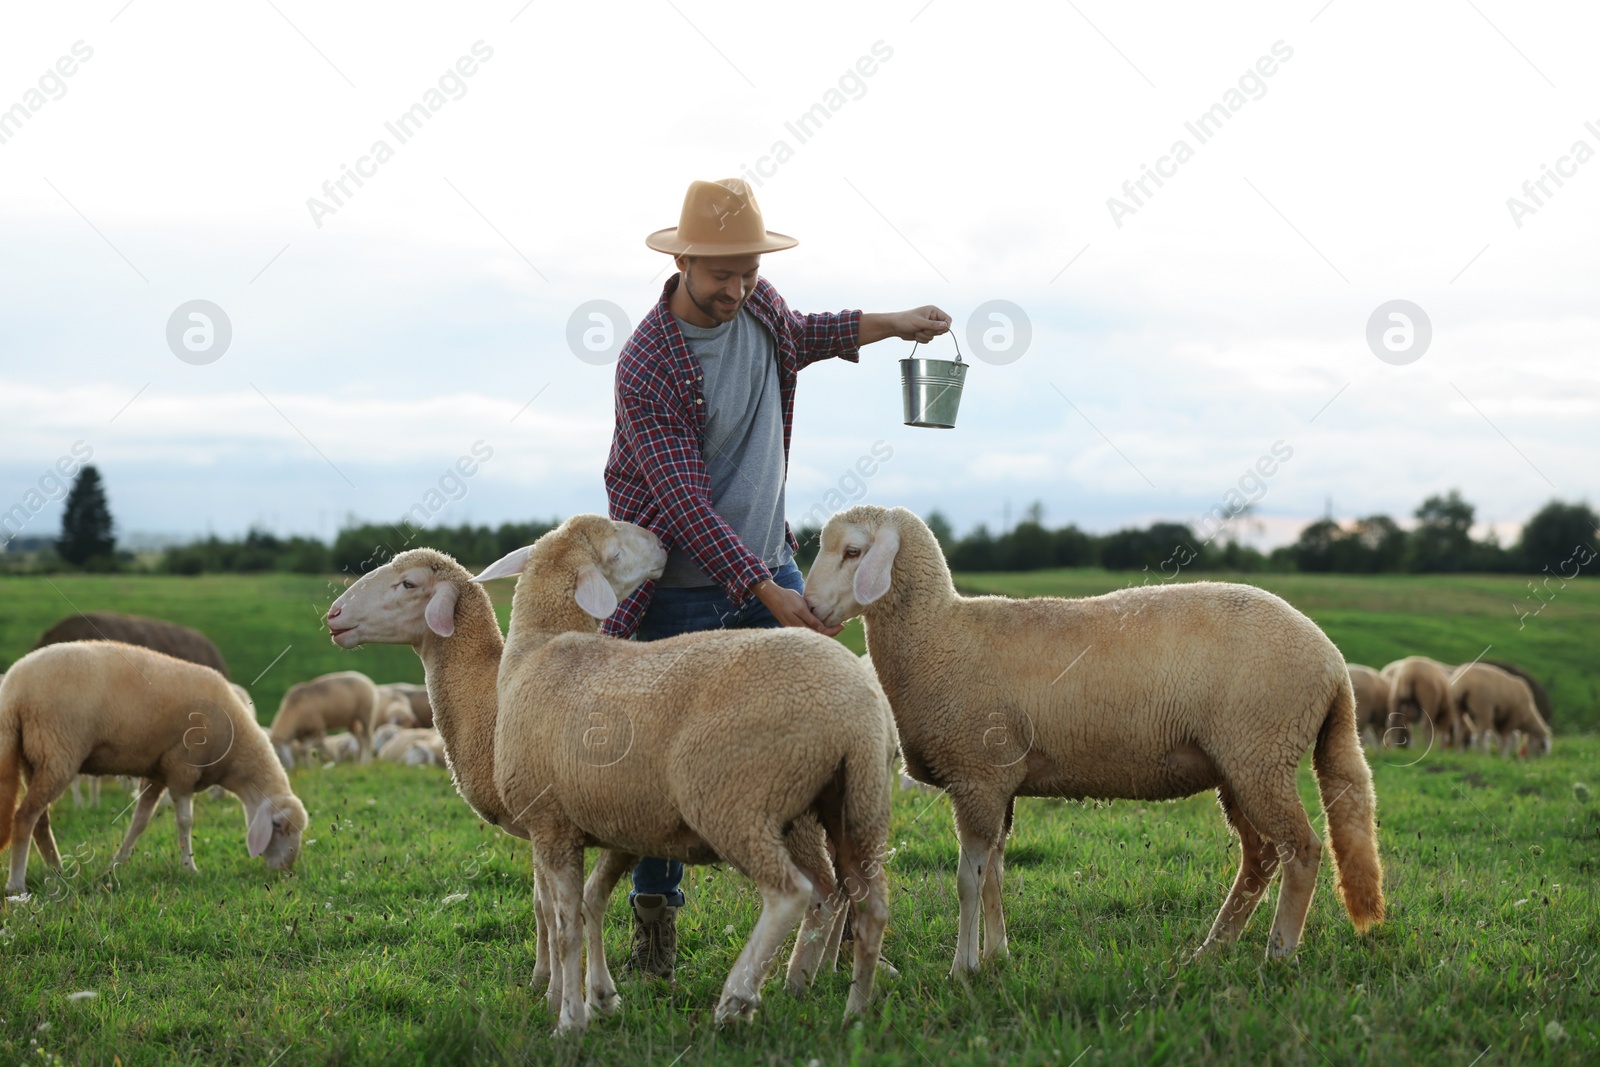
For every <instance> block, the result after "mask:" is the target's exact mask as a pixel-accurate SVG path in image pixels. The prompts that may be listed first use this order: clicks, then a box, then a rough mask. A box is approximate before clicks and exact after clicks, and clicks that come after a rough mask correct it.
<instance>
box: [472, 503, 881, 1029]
mask: <svg viewBox="0 0 1600 1067" xmlns="http://www.w3.org/2000/svg"><path fill="white" fill-rule="evenodd" d="M665 561H666V550H665V549H664V548H663V547H662V546H661V543H660V541H659V540H657V539H656V537H655V536H654V535H653V534H651V533H650V532H649V531H647V530H644V529H642V528H640V527H638V526H635V525H633V524H631V523H626V522H617V521H613V520H610V519H606V518H603V517H601V516H598V515H578V516H574V517H572V518H569V519H568V520H567V521H566V522H564V523H562V524H561V526H559V527H558V528H557V529H555V530H554V531H551V532H550V533H548V534H546V535H545V536H544V537H542V538H540V539H539V541H538V542H536V543H535V544H533V545H531V546H529V547H527V548H523V549H519V550H517V551H516V552H513V553H511V554H510V555H508V556H507V557H505V558H504V559H502V560H500V561H499V562H497V563H496V564H494V565H493V566H491V567H489V568H488V569H487V570H485V571H484V572H483V574H481V575H479V576H478V580H479V581H486V580H488V579H490V578H496V577H504V576H509V575H512V574H515V575H518V580H517V586H516V591H515V594H514V595H513V599H512V608H511V624H510V632H509V634H508V636H507V639H506V646H505V652H504V653H503V655H502V657H501V668H500V681H499V691H500V719H499V722H498V724H497V727H496V732H495V745H494V751H495V784H496V786H497V787H498V788H499V790H500V795H501V796H502V798H504V800H505V801H506V803H507V805H508V806H510V807H511V808H512V809H513V810H514V811H516V812H518V816H517V817H518V819H519V820H520V821H521V822H522V823H523V825H525V826H527V827H528V828H529V830H530V832H531V834H532V839H533V847H534V852H535V855H536V857H537V862H538V863H539V865H540V866H541V867H543V868H544V877H545V884H546V885H548V886H549V887H551V888H552V889H553V890H554V901H553V908H550V910H549V911H548V912H547V918H553V919H554V921H553V922H552V923H550V924H549V925H551V926H552V927H553V929H554V931H555V932H554V948H555V970H554V972H553V973H552V976H551V985H552V987H554V986H555V985H556V984H557V983H558V982H559V983H561V984H562V986H563V989H562V993H561V997H560V1007H559V1010H560V1021H559V1024H558V1032H570V1031H575V1030H581V1029H583V1028H584V1027H585V1026H586V1025H587V1023H588V1013H589V1008H590V1005H588V1004H586V1003H585V1000H584V997H583V989H582V987H583V975H582V966H583V964H582V953H581V946H580V939H581V938H583V936H584V934H585V932H586V931H585V928H586V927H587V928H588V931H589V932H590V933H591V936H590V938H589V946H590V957H589V976H590V981H589V994H590V998H591V1001H592V1004H593V1008H594V1010H597V1011H603V1012H609V1011H614V1010H616V1008H617V1007H618V1006H619V1005H618V1001H617V998H616V995H615V986H614V985H613V984H612V983H611V982H610V976H609V974H607V973H606V972H605V960H604V954H603V950H602V951H601V952H600V953H599V958H598V959H596V951H595V950H596V948H597V947H598V946H599V940H598V938H597V937H594V936H592V933H593V932H597V930H598V926H599V921H600V917H601V916H602V915H603V914H604V903H605V900H606V898H607V897H609V895H610V891H611V888H612V886H613V885H614V884H615V881H616V878H617V877H618V876H620V874H621V873H622V872H623V871H624V870H626V867H625V866H621V865H620V861H619V862H617V863H613V861H612V860H611V855H612V854H609V853H608V856H607V858H606V859H605V860H603V861H602V863H601V864H599V865H597V867H596V871H595V874H594V875H593V876H591V878H590V881H589V886H588V887H583V886H581V885H580V883H581V880H582V872H583V850H584V848H585V847H593V846H601V847H609V848H611V849H615V850H618V852H620V853H625V854H626V855H627V857H628V858H629V859H631V858H632V856H634V855H652V856H663V857H667V858H671V859H677V860H680V861H682V862H685V863H710V862H715V861H718V860H723V861H726V862H728V863H730V864H732V865H733V866H734V867H735V868H736V869H738V870H739V871H740V872H742V873H743V874H745V875H746V876H748V877H749V878H751V879H752V880H753V881H754V882H755V883H756V884H757V886H758V887H760V890H761V897H762V909H761V917H760V919H759V920H758V921H757V923H756V927H755V929H754V931H753V932H752V933H751V935H750V939H749V941H748V942H747V943H746V945H745V948H744V951H743V952H741V953H740V955H739V958H738V960H737V962H736V963H735V964H734V967H733V969H732V972H731V973H730V974H729V976H728V979H727V982H726V983H725V984H724V986H723V992H722V996H721V999H720V1000H719V1002H718V1004H717V1009H716V1014H715V1018H716V1020H717V1022H718V1023H719V1024H723V1023H727V1022H730V1021H735V1020H744V1019H748V1018H750V1016H751V1015H752V1013H753V1012H754V1011H755V1009H756V1007H757V1005H758V1004H759V1003H760V999H761V997H760V987H761V984H762V981H763V979H764V978H765V976H766V973H767V970H768V968H769V967H770V966H771V963H772V959H773V957H774V956H775V955H776V953H777V952H778V950H779V948H781V947H782V945H783V942H784V940H785V939H786V938H787V937H788V935H789V933H790V932H791V931H792V930H793V929H794V928H795V925H796V924H797V923H798V924H801V936H800V938H799V940H798V942H797V943H796V946H795V951H794V955H793V956H792V958H791V961H790V966H789V975H788V980H789V985H790V988H791V990H793V991H795V992H801V991H803V990H804V989H805V988H806V987H807V986H808V985H809V982H810V980H811V978H812V976H813V975H814V974H815V973H816V970H817V968H818V966H819V964H820V961H821V959H822V957H823V955H824V953H825V952H826V951H827V948H828V942H829V940H830V938H829V936H828V935H829V932H830V931H831V930H832V929H833V928H834V927H835V923H834V922H833V919H834V917H835V913H834V912H833V908H834V903H835V902H834V901H832V900H830V897H831V896H832V894H833V892H834V886H835V871H834V870H833V869H832V867H833V864H832V863H830V862H829V861H828V860H827V858H826V854H825V853H824V852H823V851H822V850H821V849H815V850H813V851H812V852H811V853H810V854H809V855H808V854H807V853H806V852H805V850H804V849H803V848H797V847H796V845H795V843H794V841H793V840H792V838H793V837H794V834H793V832H792V830H791V828H792V827H793V826H795V825H796V824H797V823H798V821H799V820H801V819H802V817H804V816H806V815H807V814H808V813H809V814H811V815H814V816H815V818H816V819H817V820H818V821H819V822H820V823H821V824H822V825H823V826H825V827H826V828H827V831H828V837H829V840H830V842H831V844H832V845H833V848H834V850H835V854H836V862H837V864H838V870H839V871H841V872H843V875H844V888H845V890H846V892H847V893H848V894H849V896H850V897H851V898H853V899H854V900H855V931H856V941H855V946H856V948H855V973H854V981H853V982H852V985H851V992H850V997H849V1000H848V1002H847V1004H846V1008H845V1014H846V1017H847V1018H848V1017H850V1016H851V1015H854V1014H858V1013H860V1012H862V1011H864V1010H865V1008H866V1005H867V1004H868V1003H869V1002H870V1000H871V997H872V988H873V978H874V971H875V968H876V966H877V961H878V955H879V952H880V950H881V947H882V941H883V932H884V926H885V923H886V921H887V917H888V901H887V880H886V878H885V876H884V872H883V862H884V861H885V859H886V858H887V854H886V851H885V846H886V844H887V839H888V828H889V799H890V793H891V785H890V780H889V774H890V763H891V760H892V757H893V752H894V731H893V724H892V717H891V712H890V711H889V708H888V704H887V700H886V699H885V697H884V694H883V690H882V689H881V688H880V687H879V685H878V684H877V681H876V679H874V678H873V677H872V675H871V673H870V672H869V671H866V670H863V669H862V665H861V664H860V663H859V661H858V660H857V659H856V657H855V656H854V655H853V654H851V653H850V652H849V650H847V649H846V648H844V646H842V645H840V644H839V643H838V642H836V641H832V640H830V639H828V638H825V637H823V636H821V635H820V634H816V633H813V632H811V631H809V630H802V629H741V630H716V631H706V632H700V633H690V634H683V635H680V636H677V637H673V638H668V639H665V640H661V641H649V642H641V641H622V640H618V639H616V638H611V637H606V636H603V635H601V634H600V633H599V632H598V631H599V624H600V620H602V619H605V618H607V617H608V616H609V615H611V613H612V612H613V611H615V610H616V607H617V604H618V602H619V600H620V599H621V598H622V597H625V596H627V595H628V594H629V593H631V592H632V591H633V589H634V588H636V587H637V586H638V585H639V584H640V583H641V582H643V581H644V580H646V579H647V578H654V577H658V576H659V575H660V574H661V568H662V565H663V564H664V563H665ZM786 830H789V831H790V832H789V834H788V839H786ZM807 864H809V866H807ZM808 902H809V903H810V905H811V906H810V907H808ZM552 913H553V914H552ZM597 972H598V977H599V983H598V984H599V988H597V981H596V977H597Z"/></svg>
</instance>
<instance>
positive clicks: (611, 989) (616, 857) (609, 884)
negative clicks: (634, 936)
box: [583, 848, 639, 1015]
mask: <svg viewBox="0 0 1600 1067" xmlns="http://www.w3.org/2000/svg"><path fill="white" fill-rule="evenodd" d="M638 862H639V857H638V856H634V855H631V854H629V853H627V852H619V851H616V850H614V849H609V848H608V849H604V850H602V851H601V853H600V858H599V860H597V861H596V862H595V865H594V870H593V871H591V872H590V873H589V880H588V881H587V882H585V883H584V886H583V938H584V942H585V944H586V946H587V948H588V953H589V959H588V974H589V981H588V986H589V1001H588V1006H589V1010H590V1011H591V1012H595V1013H597V1014H600V1015H615V1014H616V1013H617V1012H619V1011H621V1010H622V998H621V997H620V996H618V995H617V983H616V982H614V981H612V979H611V969H610V968H609V967H607V966H606V940H605V930H604V923H605V917H606V904H607V902H609V901H610V900H611V893H612V891H613V890H614V889H616V888H617V882H618V880H620V879H621V878H622V876H623V875H624V874H626V873H628V872H629V871H631V870H633V868H634V867H635V866H636V865H637V864H638Z"/></svg>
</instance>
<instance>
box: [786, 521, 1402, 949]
mask: <svg viewBox="0 0 1600 1067" xmlns="http://www.w3.org/2000/svg"><path fill="white" fill-rule="evenodd" d="M805 596H806V600H807V601H808V603H810V605H811V606H812V610H813V612H814V613H815V614H816V615H817V617H818V618H819V619H821V620H822V621H823V622H824V623H827V624H829V625H833V624H838V623H842V622H844V621H845V620H846V619H850V618H853V617H855V616H857V615H861V616H863V617H864V621H865V626H866V637H867V651H868V652H869V654H870V655H871V656H872V662H873V665H874V666H875V667H876V668H877V674H878V680H879V681H880V682H881V683H882V685H883V689H884V691H885V692H886V693H887V694H888V696H889V703H890V705H891V706H892V707H893V708H894V714H895V721H896V722H897V724H898V725H899V728H900V746H901V751H902V752H903V754H904V757H905V765H906V770H907V771H908V772H909V773H910V775H911V776H912V777H913V778H916V779H918V780H920V781H924V782H928V783H930V784H932V785H937V786H941V787H943V788H944V789H945V790H946V791H948V792H949V794H950V798H951V801H952V804H953V806H954V808H955V821H956V831H957V837H958V839H959V842H960V854H961V855H960V862H959V866H958V868H957V873H956V887H957V893H958V896H959V899H960V923H959V928H958V935H957V940H956V953H955V963H954V966H953V967H952V973H954V974H961V973H963V972H970V971H973V970H976V969H977V967H978V965H979V960H980V956H979V940H978V920H979V913H980V907H981V912H982V918H983V953H982V955H983V957H985V958H990V957H993V958H1001V957H1004V956H1005V955H1006V954H1007V947H1006V932H1005V917H1004V913H1003V908H1002V904H1001V893H1000V890H1001V878H1002V864H1003V850H1004V846H1005V839H1006V836H1007V834H1008V833H1009V831H1010V828H1011V822H1012V813H1013V808H1014V798H1015V797H1017V796H1019V795H1020V796H1065V797H1073V798H1088V797H1096V798H1108V797H1109V798H1130V799H1141V800H1160V799H1171V798H1176V797H1182V796H1188V795H1190V794H1192V793H1197V792H1200V791H1201V790H1206V789H1213V788H1214V789H1216V790H1217V793H1218V797H1219V799H1220V800H1221V804H1222V810H1223V814H1224V815H1225V816H1226V817H1227V819H1228V822H1229V824H1230V825H1231V826H1232V827H1233V829H1234V831H1235V832H1237V833H1238V835H1239V838H1240V842H1241V844H1242V846H1243V849H1242V851H1243V864H1242V866H1241V868H1240V871H1239V876H1238V879H1237V880H1236V881H1235V882H1234V885H1233V889H1232V891H1231V892H1230V893H1229V894H1228V897H1227V900H1226V901H1225V902H1224V904H1223V906H1222V909H1221V911H1220V912H1219V913H1218V915H1217V919H1216V922H1215V923H1214V924H1213V926H1212V928H1211V932H1210V934H1209V935H1208V936H1207V937H1206V940H1205V942H1204V943H1203V944H1202V945H1201V946H1200V947H1201V950H1204V949H1206V948H1208V947H1209V946H1212V945H1217V944H1225V943H1227V942H1229V941H1231V940H1233V939H1234V938H1235V937H1236V936H1237V935H1238V934H1239V932H1240V931H1241V930H1242V929H1243V927H1244V925H1245V922H1246V921H1247V920H1248V919H1249V917H1250V914H1251V912H1252V911H1253V910H1254V908H1255V906H1256V905H1257V904H1258V903H1259V902H1260V900H1261V897H1262V895H1263V894H1264V893H1265V891H1266V888H1267V882H1268V880H1269V878H1270V877H1271V875H1272V872H1273V870H1274V868H1275V867H1277V866H1280V865H1281V866H1282V868H1283V888H1282V890H1281V891H1280V893H1279V898H1278V910H1277V915H1276V917H1275V918H1274V920H1273V926H1272V935H1271V939H1270V941H1269V944H1268V949H1267V955H1268V957H1269V958H1270V957H1275V956H1287V955H1289V954H1290V953H1291V952H1293V951H1294V948H1295V946H1296V945H1297V944H1298V943H1299V940H1300V934H1301V930H1302V928H1303V926H1304V923H1305V916H1306V911H1307V909H1308V908H1309V907H1310V904H1311V896H1312V891H1313V889H1314V888H1315V886H1316V875H1317V866H1318V863H1319V861H1320V858H1321V853H1322V844H1321V842H1320V841H1319V840H1318V839H1317V836H1316V834H1314V833H1313V832H1312V829H1311V824H1310V823H1309V822H1308V821H1307V818H1306V811H1305V808H1304V807H1303V806H1302V805H1301V803H1300V798H1299V795H1298V793H1297V791H1296V788H1295V775H1296V770H1297V767H1298V765H1299V761H1300V758H1301V756H1302V755H1303V754H1304V752H1305V751H1306V749H1307V748H1309V747H1311V746H1312V745H1313V743H1314V744H1315V750H1314V761H1313V762H1314V766H1315V769H1316V772H1317V782H1318V786H1319V788H1320V790H1321V794H1322V804H1323V809H1324V810H1325V811H1326V813H1327V816H1328V825H1329V831H1330V836H1331V844H1332V847H1333V856H1334V861H1335V869H1336V873H1337V876H1338V884H1339V892H1340V896H1341V897H1342V899H1343V902H1344V905H1345V908H1346V910H1347V911H1348V912H1349V914H1350V918H1351V921H1352V922H1353V923H1354V924H1355V927H1356V929H1357V930H1358V931H1365V930H1366V929H1367V928H1368V927H1369V926H1371V925H1372V924H1373V923H1376V922H1379V921H1381V920H1382V918H1383V891H1382V870H1381V868H1380V866H1379V862H1378V849H1377V837H1376V828H1375V823H1374V820H1375V810H1376V805H1377V800H1376V797H1375V796H1374V794H1373V790H1372V776H1371V771H1370V770H1369V768H1368V767H1367V763H1366V759H1365V757H1364V756H1363V754H1362V749H1361V739H1360V736H1359V735H1358V733H1357V730H1356V720H1355V698H1354V695H1353V694H1352V692H1351V686H1350V675H1349V673H1348V672H1347V671H1346V670H1345V663H1344V658H1343V657H1342V656H1341V655H1340V654H1339V650H1338V649H1337V648H1335V647H1334V645H1333V642H1331V641H1329V640H1328V638H1327V636H1326V635H1325V634H1323V632H1322V631H1321V630H1319V629H1318V628H1317V626H1316V624H1315V623H1313V622H1312V621H1311V620H1310V619H1308V618H1306V617H1305V616H1304V615H1302V614H1301V613H1300V612H1298V611H1296V610H1295V609H1294V608H1292V607H1290V606H1289V605H1288V604H1287V603H1285V602H1284V601H1283V600H1281V599H1279V598H1278V597H1276V596H1274V595H1272V594H1271V593H1268V592H1266V591H1265V590H1262V589H1258V588H1256V587H1254V586H1249V585H1233V584H1223V583H1217V582H1197V583H1178V584H1172V585H1157V586H1136V587H1132V588H1127V589H1121V590H1118V591H1117V592H1114V593H1109V594H1107V595H1105V596H1098V597H1086V598H1082V599H1062V598H1055V597H1036V598H1033V599H1028V600H1012V599H1008V598H1006V597H999V596H983V597H962V596H960V595H959V594H958V593H957V592H956V589H955V586H954V584H953V583H952V582H951V579H950V569H949V567H948V565H947V564H946V563H945V559H944V555H943V553H942V552H941V551H940V548H939V545H938V542H937V541H936V540H935V539H934V536H933V534H932V533H931V532H930V531H929V529H928V527H927V526H926V525H925V524H924V523H923V522H922V520H921V519H919V518H917V516H916V515H914V514H912V513H911V512H910V511H907V510H906V509H905V508H893V509H884V508H880V507H872V506H868V505H858V506H856V507H853V508H851V509H849V510H847V511H843V512H840V513H838V514H835V515H834V516H833V517H832V518H830V519H829V520H828V523H827V525H826V526H825V527H824V528H823V531H822V538H821V547H820V549H819V551H818V555H817V559H816V562H815V563H814V564H813V565H812V568H811V573H810V574H809V575H808V576H807V578H806V592H805Z"/></svg>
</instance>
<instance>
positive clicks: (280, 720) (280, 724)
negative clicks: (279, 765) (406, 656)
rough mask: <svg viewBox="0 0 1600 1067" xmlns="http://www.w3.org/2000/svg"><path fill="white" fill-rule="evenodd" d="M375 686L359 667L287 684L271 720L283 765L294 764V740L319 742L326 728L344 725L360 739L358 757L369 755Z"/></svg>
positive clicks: (375, 701)
mask: <svg viewBox="0 0 1600 1067" xmlns="http://www.w3.org/2000/svg"><path fill="white" fill-rule="evenodd" d="M377 704H378V687H377V686H375V685H373V684H372V679H371V678H368V677H367V676H366V675H364V674H362V673H361V672H360V671H337V672H335V673H333V674H324V675H322V676H321V677H318V678H313V679H312V680H311V681H309V682H301V683H299V684H298V685H292V686H290V687H289V691H288V692H287V693H285V694H283V702H282V703H280V704H279V705H278V714H277V715H276V716H274V717H273V720H272V730H271V734H272V744H273V747H274V748H276V749H277V750H278V757H279V759H280V760H282V761H283V762H284V763H285V765H286V766H293V762H292V760H293V755H292V753H293V748H292V747H291V746H292V745H294V744H295V743H297V742H302V741H310V742H313V743H315V744H317V745H319V746H320V745H321V743H322V739H323V738H324V737H326V736H327V734H328V731H329V729H345V730H349V731H350V732H351V733H352V734H355V735H356V739H357V741H358V742H359V743H360V761H361V762H363V763H365V762H366V761H367V760H368V759H369V758H371V756H372V727H373V721H372V720H373V716H374V715H375V714H376V713H377Z"/></svg>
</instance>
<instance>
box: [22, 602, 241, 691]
mask: <svg viewBox="0 0 1600 1067" xmlns="http://www.w3.org/2000/svg"><path fill="white" fill-rule="evenodd" d="M65 641H125V642H127V643H128V644H130V645H140V646H143V647H144V648H153V649H155V650H156V651H157V652H165V653H166V654H167V655H169V656H173V657H175V658H177V659H182V660H188V661H189V662H190V663H198V664H200V665H201V666H202V667H210V668H211V669H212V670H214V671H216V672H217V673H218V674H221V675H222V676H223V677H224V678H226V677H227V676H228V663H227V661H226V660H224V659H223V658H222V653H221V652H220V651H218V649H217V646H216V645H215V644H214V643H213V642H212V640H211V638H209V637H207V636H206V635H205V634H203V633H201V632H200V631H199V630H191V629H190V628H189V627H187V626H179V625H178V624H177V623H175V622H167V621H166V620H165V619H150V618H146V617H144V616H143V615H118V614H116V613H114V612H110V611H89V612H84V613H82V614H78V615H68V616H67V617H66V618H64V619H62V620H61V621H60V622H58V623H56V624H55V625H54V626H52V627H50V629H48V630H46V631H45V632H44V633H43V634H41V635H40V637H39V640H38V641H35V642H34V645H33V647H34V649H36V650H37V649H41V648H44V647H46V646H48V645H56V644H61V643H62V642H65Z"/></svg>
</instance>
